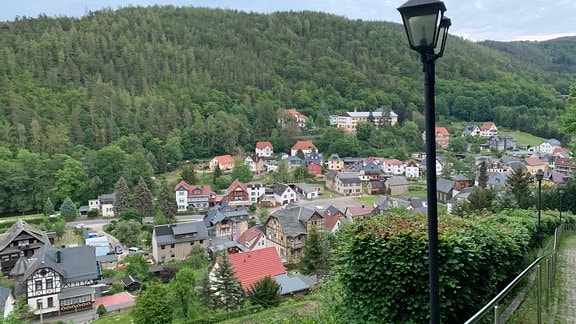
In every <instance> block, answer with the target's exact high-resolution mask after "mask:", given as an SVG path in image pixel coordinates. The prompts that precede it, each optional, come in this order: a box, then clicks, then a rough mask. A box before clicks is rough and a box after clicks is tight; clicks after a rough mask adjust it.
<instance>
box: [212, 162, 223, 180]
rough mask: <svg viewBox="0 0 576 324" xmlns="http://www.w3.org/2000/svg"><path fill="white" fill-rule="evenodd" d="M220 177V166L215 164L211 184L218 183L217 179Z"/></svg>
mask: <svg viewBox="0 0 576 324" xmlns="http://www.w3.org/2000/svg"><path fill="white" fill-rule="evenodd" d="M220 176H222V169H220V164H216V167H215V168H214V172H213V173H212V183H216V182H218V178H220Z"/></svg>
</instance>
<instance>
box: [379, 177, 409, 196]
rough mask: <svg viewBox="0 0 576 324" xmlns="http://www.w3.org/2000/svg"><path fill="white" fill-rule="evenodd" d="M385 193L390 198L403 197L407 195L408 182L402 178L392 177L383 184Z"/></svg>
mask: <svg viewBox="0 0 576 324" xmlns="http://www.w3.org/2000/svg"><path fill="white" fill-rule="evenodd" d="M384 187H385V192H386V193H387V194H389V195H392V196H398V195H405V194H407V193H408V190H409V189H408V180H406V178H404V177H392V178H388V179H386V181H385V182H384Z"/></svg>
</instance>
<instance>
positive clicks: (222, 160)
mask: <svg viewBox="0 0 576 324" xmlns="http://www.w3.org/2000/svg"><path fill="white" fill-rule="evenodd" d="M217 166H218V167H219V168H220V170H222V171H230V170H232V169H234V158H233V157H232V156H231V155H228V154H227V155H220V156H216V157H214V158H213V159H212V160H210V163H209V165H208V167H209V168H210V171H211V172H214V170H216V167H217Z"/></svg>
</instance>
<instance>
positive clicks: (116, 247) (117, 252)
mask: <svg viewBox="0 0 576 324" xmlns="http://www.w3.org/2000/svg"><path fill="white" fill-rule="evenodd" d="M114 252H116V254H122V253H123V252H124V250H122V247H121V246H120V245H116V246H115V247H114Z"/></svg>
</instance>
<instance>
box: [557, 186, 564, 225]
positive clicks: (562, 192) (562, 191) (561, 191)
mask: <svg viewBox="0 0 576 324" xmlns="http://www.w3.org/2000/svg"><path fill="white" fill-rule="evenodd" d="M558 193H559V194H560V208H559V210H560V225H562V196H564V190H562V189H560V191H558Z"/></svg>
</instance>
